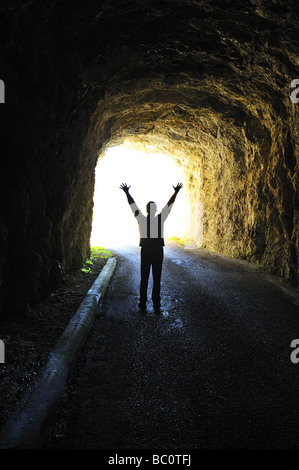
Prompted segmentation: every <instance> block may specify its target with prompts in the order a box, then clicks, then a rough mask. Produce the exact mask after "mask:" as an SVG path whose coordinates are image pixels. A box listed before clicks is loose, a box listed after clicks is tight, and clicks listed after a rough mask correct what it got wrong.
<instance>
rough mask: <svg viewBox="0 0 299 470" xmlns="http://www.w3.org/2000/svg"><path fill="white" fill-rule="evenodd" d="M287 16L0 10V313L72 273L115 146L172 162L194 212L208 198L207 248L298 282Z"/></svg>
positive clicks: (293, 30) (246, 10) (44, 6)
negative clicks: (98, 181) (106, 158)
mask: <svg viewBox="0 0 299 470" xmlns="http://www.w3.org/2000/svg"><path fill="white" fill-rule="evenodd" d="M294 11H296V2H295V0H293V1H289V2H287V4H286V2H284V1H279V0H277V1H274V0H273V1H270V0H251V1H246V2H243V3H242V2H240V1H238V2H237V1H232V0H230V1H223V0H221V1H217V0H215V1H214V2H213V3H212V4H211V3H209V4H207V2H205V1H200V0H164V1H160V0H159V1H153V0H142V1H140V0H138V1H137V0H134V1H132V0H127V1H123V0H116V1H115V2H113V4H111V2H108V1H103V2H99V1H96V0H94V1H91V0H86V1H85V2H77V1H70V0H69V1H67V0H64V1H62V0H44V1H43V2H39V1H37V0H31V1H20V0H19V1H17V0H11V1H7V2H5V4H4V5H3V4H2V5H1V7H0V17H1V28H0V35H1V48H0V58H1V69H0V74H1V76H0V78H1V79H3V80H4V82H5V85H6V103H5V104H4V105H1V106H0V119H1V121H0V122H1V174H0V180H1V181H0V182H1V189H0V191H1V202H0V208H1V212H0V303H1V304H2V308H1V306H0V310H3V311H7V310H8V309H10V310H12V311H15V312H17V311H24V309H25V310H26V308H28V305H30V304H31V303H33V302H36V301H38V299H39V298H40V297H41V296H43V295H46V294H47V293H48V292H49V291H50V290H51V289H52V288H54V287H55V285H57V283H59V280H60V278H61V272H62V269H64V270H66V271H68V270H70V269H73V268H75V267H78V266H80V264H81V263H82V261H83V259H84V258H85V257H86V256H87V254H88V250H89V243H88V242H89V235H90V229H91V218H92V194H93V185H94V166H95V162H96V159H97V156H98V155H99V154H100V153H101V152H103V151H104V149H105V148H106V147H107V146H109V145H111V144H117V143H121V142H122V141H123V140H124V139H126V140H127V141H129V142H131V143H132V145H133V144H135V145H139V146H140V147H146V148H152V149H154V150H156V149H158V150H160V151H165V152H166V153H172V152H174V153H175V156H176V158H177V160H178V163H179V164H181V165H183V166H184V168H185V170H186V175H187V180H188V182H187V185H188V188H189V189H190V191H189V198H190V207H191V212H192V211H193V212H192V213H193V214H194V211H195V210H196V207H198V203H201V202H202V203H203V207H204V246H206V247H207V248H209V249H214V250H217V251H220V252H223V253H227V254H230V255H232V256H235V257H242V258H246V259H250V260H253V261H258V262H259V263H261V264H262V265H263V266H264V267H265V268H266V269H267V270H269V271H270V272H274V273H277V274H279V275H282V276H283V277H284V278H285V279H288V280H289V281H291V282H292V283H293V284H296V285H297V283H298V254H299V253H298V251H299V248H298V244H299V241H298V233H299V227H298V204H299V196H298V142H299V140H298V108H297V107H296V105H295V104H293V103H292V102H291V101H290V98H289V95H290V83H291V81H292V80H293V79H294V78H296V77H297V75H298V74H297V68H296V67H297V66H299V53H298V48H297V46H296V41H297V38H298V29H299V28H298V25H297V22H296V18H295V17H294ZM298 106H299V105H298ZM194 216H196V214H194ZM192 224H193V225H192ZM192 227H194V223H193V221H192V220H190V227H189V229H190V230H194V228H192ZM195 236H197V234H195Z"/></svg>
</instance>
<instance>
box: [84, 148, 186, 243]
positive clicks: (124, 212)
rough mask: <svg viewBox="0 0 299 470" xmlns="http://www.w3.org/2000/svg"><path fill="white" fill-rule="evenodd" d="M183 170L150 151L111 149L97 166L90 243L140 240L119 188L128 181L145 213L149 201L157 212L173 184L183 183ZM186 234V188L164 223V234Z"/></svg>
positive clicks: (165, 202)
mask: <svg viewBox="0 0 299 470" xmlns="http://www.w3.org/2000/svg"><path fill="white" fill-rule="evenodd" d="M184 180H185V177H184V173H183V171H182V170H181V169H180V167H179V166H178V165H177V164H176V163H175V162H174V160H173V159H172V158H170V157H167V156H165V155H163V154H148V153H142V152H138V151H135V150H131V149H128V148H125V147H121V146H120V147H113V148H110V149H108V151H107V152H106V154H105V156H104V157H103V158H102V159H101V160H100V162H99V163H98V165H97V167H96V185H95V193H94V213H93V229H92V234H91V245H92V246H96V245H100V246H105V247H107V248H108V247H112V246H117V245H123V244H125V245H128V244H134V245H138V243H139V230H138V223H137V221H136V219H135V217H134V216H133V213H132V211H131V209H130V206H129V204H128V201H127V197H126V195H125V193H124V192H123V191H122V190H121V189H119V186H120V184H121V183H127V184H128V186H131V188H130V194H131V195H132V197H133V199H134V200H135V202H136V204H137V205H138V207H139V208H140V210H141V211H142V212H143V213H144V214H146V204H147V203H148V202H149V201H155V202H156V204H157V206H158V212H160V211H161V210H162V209H163V207H164V206H165V205H166V204H167V202H168V200H169V198H170V197H171V196H172V194H173V186H176V185H177V183H180V182H182V183H183V184H184ZM184 233H185V190H184V188H183V189H182V190H181V191H180V192H179V194H178V196H177V199H176V202H175V204H174V206H173V209H172V211H171V213H170V215H169V217H168V219H167V221H166V222H165V229H164V236H165V238H167V237H170V236H183V235H184Z"/></svg>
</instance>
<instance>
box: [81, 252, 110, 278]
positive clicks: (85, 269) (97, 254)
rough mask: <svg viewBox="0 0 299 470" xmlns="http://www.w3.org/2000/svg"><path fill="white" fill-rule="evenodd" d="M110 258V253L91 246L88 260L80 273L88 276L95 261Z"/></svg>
mask: <svg viewBox="0 0 299 470" xmlns="http://www.w3.org/2000/svg"><path fill="white" fill-rule="evenodd" d="M110 256H112V253H111V251H109V250H106V249H105V248H103V247H102V246H92V247H91V248H90V258H89V259H87V260H86V261H85V264H84V267H83V268H81V271H82V272H83V273H86V274H90V273H91V268H92V266H93V263H94V262H95V261H97V260H99V259H106V258H110Z"/></svg>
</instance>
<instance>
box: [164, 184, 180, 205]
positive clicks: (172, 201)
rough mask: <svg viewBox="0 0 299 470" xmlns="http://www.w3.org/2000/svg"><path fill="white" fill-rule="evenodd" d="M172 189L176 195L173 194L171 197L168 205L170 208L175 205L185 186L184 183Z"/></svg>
mask: <svg viewBox="0 0 299 470" xmlns="http://www.w3.org/2000/svg"><path fill="white" fill-rule="evenodd" d="M172 187H173V189H174V193H173V195H172V196H171V198H170V199H169V201H168V203H167V205H168V206H171V204H173V203H174V201H175V198H176V197H177V194H178V192H179V190H180V189H182V187H183V185H182V183H178V184H177V185H176V186H172Z"/></svg>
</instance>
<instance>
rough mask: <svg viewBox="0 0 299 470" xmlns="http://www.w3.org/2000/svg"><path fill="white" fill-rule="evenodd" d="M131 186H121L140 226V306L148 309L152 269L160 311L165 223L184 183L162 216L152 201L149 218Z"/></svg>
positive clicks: (148, 211)
mask: <svg viewBox="0 0 299 470" xmlns="http://www.w3.org/2000/svg"><path fill="white" fill-rule="evenodd" d="M130 187H131V186H129V187H128V186H127V184H125V183H123V184H121V186H120V189H122V190H123V191H124V192H125V193H126V195H127V198H128V202H129V204H130V207H131V209H132V212H133V214H134V216H135V217H136V219H137V221H138V225H139V232H140V243H139V245H140V246H141V281H140V300H139V303H138V306H139V307H140V308H141V309H142V310H144V309H146V302H147V288H148V279H149V273H150V269H151V267H152V274H153V291H152V301H153V306H154V309H155V310H160V302H161V298H160V283H161V273H162V263H163V255H164V253H163V247H164V245H165V243H164V222H165V220H166V219H167V217H168V215H169V213H170V211H171V209H172V206H173V203H174V201H175V198H176V196H177V194H178V192H179V190H180V189H181V188H182V187H183V185H182V183H178V184H177V186H176V187H174V186H173V188H174V193H173V195H172V196H171V198H170V199H169V201H168V203H167V204H166V206H165V207H164V209H162V211H161V212H160V214H158V215H156V212H157V206H156V204H155V203H154V202H153V201H150V202H149V203H148V204H147V206H146V211H147V216H145V215H143V214H142V212H141V211H140V209H139V208H138V207H137V205H136V203H135V201H134V199H133V198H132V196H131V194H130V193H129V189H130Z"/></svg>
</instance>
